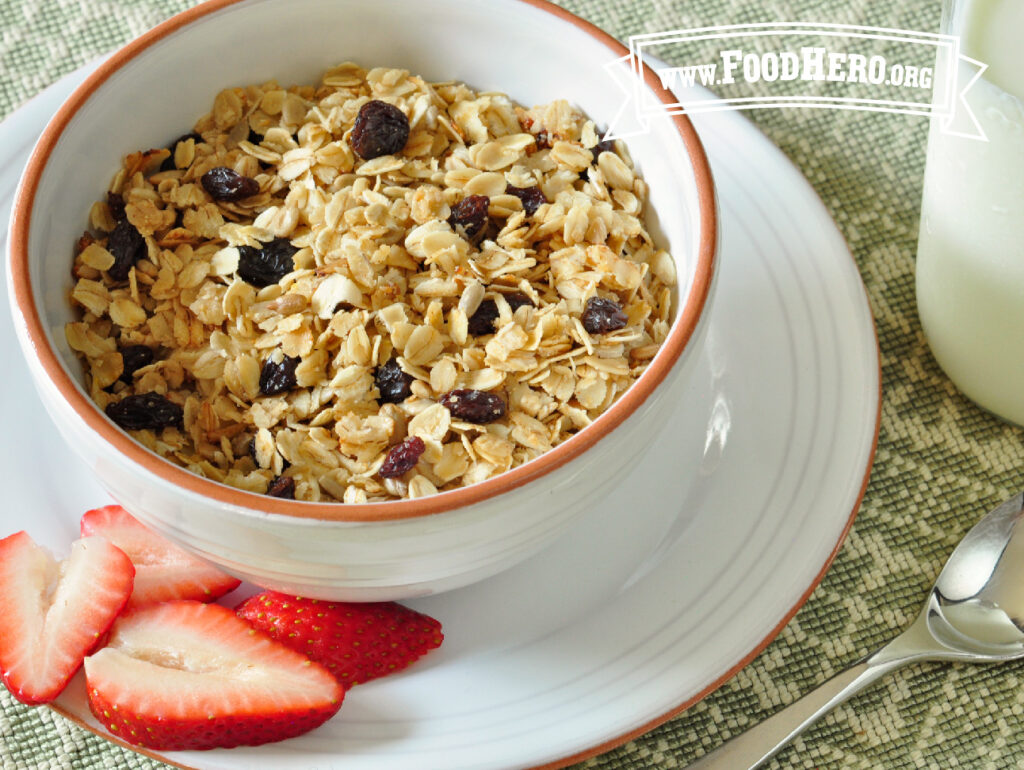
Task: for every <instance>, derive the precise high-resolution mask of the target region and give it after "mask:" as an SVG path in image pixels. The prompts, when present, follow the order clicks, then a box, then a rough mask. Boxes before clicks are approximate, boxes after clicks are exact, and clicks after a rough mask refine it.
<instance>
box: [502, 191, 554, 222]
mask: <svg viewBox="0 0 1024 770" xmlns="http://www.w3.org/2000/svg"><path fill="white" fill-rule="evenodd" d="M505 192H506V193H507V194H508V195H514V196H516V197H517V198H519V200H521V201H522V202H523V211H525V212H526V214H527V216H533V212H535V211H536V210H537V209H539V208H540V207H541V204H544V203H547V202H548V199H547V198H545V197H544V192H543V191H542V190H541V189H540V188H539V187H537V186H534V187H513V186H512V185H508V186H507V187H506V188H505Z"/></svg>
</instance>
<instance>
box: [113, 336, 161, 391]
mask: <svg viewBox="0 0 1024 770" xmlns="http://www.w3.org/2000/svg"><path fill="white" fill-rule="evenodd" d="M153 358H154V355H153V348H151V347H147V346H146V345H125V346H124V347H123V348H121V360H122V361H123V362H124V370H123V371H122V372H121V376H120V378H119V379H120V380H121V382H127V383H128V384H131V381H132V378H133V377H134V376H135V372H137V371H138V370H139V369H141V368H142V367H144V366H149V365H150V364H151V363H153Z"/></svg>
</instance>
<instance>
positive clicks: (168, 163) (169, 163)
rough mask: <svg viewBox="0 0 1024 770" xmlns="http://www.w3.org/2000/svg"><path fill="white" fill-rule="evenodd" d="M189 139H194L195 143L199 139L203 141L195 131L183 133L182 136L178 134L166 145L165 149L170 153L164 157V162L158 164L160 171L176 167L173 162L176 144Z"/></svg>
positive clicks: (197, 142) (171, 169)
mask: <svg viewBox="0 0 1024 770" xmlns="http://www.w3.org/2000/svg"><path fill="white" fill-rule="evenodd" d="M189 139H191V140H192V141H194V142H195V143H196V144H199V143H200V142H201V141H203V137H201V136H200V135H199V134H197V133H196V132H195V131H192V132H191V133H188V134H184V135H183V136H179V137H178V138H177V139H175V140H174V141H173V142H171V143H170V144H169V145H167V149H168V150H170V151H171V154H170V155H168V156H167V157H166V158H164V162H163V163H161V164H160V170H161V171H174V169H176V168H177V166H176V165H175V164H174V151H175V150H176V149H177V148H178V144H180V143H181V142H185V141H188V140H189Z"/></svg>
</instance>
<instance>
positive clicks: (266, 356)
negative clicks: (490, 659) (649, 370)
mask: <svg viewBox="0 0 1024 770" xmlns="http://www.w3.org/2000/svg"><path fill="white" fill-rule="evenodd" d="M367 105H371V106H370V107H367ZM364 108H366V109H364ZM394 108H397V110H396V109H394ZM361 111H362V114H363V117H362V118H360V114H361ZM357 121H360V124H359V127H358V130H359V133H358V142H356V143H355V146H354V145H353V137H352V134H353V126H354V125H355V124H356V123H357ZM404 123H407V126H405V125H404ZM403 129H407V134H406V135H403V134H402V133H401V131H402V130H403ZM375 130H377V131H382V132H384V133H383V134H381V135H374V134H373V133H372V131H375ZM396 134H398V138H397V139H396V138H395V135H396ZM599 140H600V137H599V136H598V133H597V130H596V129H595V126H594V124H593V122H592V121H590V120H588V119H587V118H586V116H584V115H583V114H582V113H581V112H580V111H579V110H577V109H575V108H574V107H572V106H571V105H570V104H569V103H568V102H566V101H556V102H553V103H551V104H548V105H544V106H539V107H533V108H532V109H524V108H522V107H520V106H517V105H516V104H515V103H514V102H513V101H512V100H511V99H510V98H509V97H508V96H506V95H504V94H501V93H495V92H477V91H473V90H472V89H470V88H469V87H468V86H466V85H464V84H462V83H455V82H448V83H430V82H427V81H425V80H423V79H422V78H420V77H417V76H416V75H412V74H410V73H408V72H406V71H404V70H400V69H385V68H375V69H370V70H365V69H363V68H361V67H359V66H357V65H356V64H353V63H344V64H341V65H339V66H337V67H334V68H332V69H330V70H328V71H327V72H326V73H324V75H323V77H322V80H321V82H320V83H319V84H318V85H315V86H294V87H290V88H282V87H281V86H279V85H278V84H277V83H276V82H273V81H272V82H267V83H263V84H260V85H255V86H249V87H246V88H229V89H226V90H224V91H221V92H220V93H219V94H217V96H216V98H215V99H214V102H213V106H212V109H211V111H210V112H209V113H208V114H207V115H204V116H203V117H202V118H200V119H199V121H198V123H196V125H195V127H194V131H193V132H192V133H190V134H187V135H185V136H183V137H181V138H180V139H178V140H176V141H175V142H173V143H172V145H171V146H170V148H168V149H152V150H147V151H145V152H134V153H131V154H130V155H128V156H127V157H126V158H125V159H124V163H123V167H122V168H121V169H120V170H119V171H118V173H117V174H116V176H115V177H114V178H113V180H112V182H111V184H110V188H109V192H108V194H107V195H106V197H105V198H104V199H102V200H99V201H97V202H96V203H95V204H94V205H93V206H92V209H91V211H90V213H89V223H90V230H89V232H87V233H86V234H85V235H83V236H82V238H81V239H80V240H79V241H78V244H77V247H76V256H75V259H74V268H73V272H74V276H75V278H76V284H75V286H74V289H73V291H72V292H71V300H72V302H73V303H74V304H75V305H76V306H77V307H78V308H79V310H80V315H79V320H77V321H74V322H72V323H69V324H68V325H67V326H66V330H65V331H66V337H67V341H68V343H69V345H70V346H71V348H72V349H74V350H75V351H76V352H77V353H78V354H79V355H80V357H81V359H82V361H83V362H84V365H85V367H86V383H87V387H88V390H89V392H90V395H91V397H92V398H93V400H94V401H95V402H96V403H97V404H98V405H99V407H100V408H103V409H107V410H108V414H111V416H112V418H114V419H115V421H117V419H116V415H117V414H118V408H117V406H116V405H117V404H123V403H124V402H125V400H126V399H128V398H132V397H138V396H146V397H147V398H144V399H140V398H135V399H134V402H129V403H136V402H137V404H152V403H157V404H160V405H161V406H162V407H163V408H165V410H167V409H171V411H174V410H175V409H176V410H177V411H175V412H174V415H173V416H174V418H175V419H174V420H165V421H164V422H163V423H159V427H143V428H140V429H133V428H134V424H129V425H124V427H125V428H126V429H129V432H130V433H131V435H132V436H133V437H134V438H135V439H136V440H138V441H139V442H141V443H142V444H143V445H145V446H146V447H148V448H149V449H151V450H153V451H154V452H156V453H157V454H159V455H161V456H163V457H165V458H166V459H168V460H170V461H172V462H174V463H177V464H179V465H181V466H183V467H185V468H187V469H188V470H190V471H193V472H195V473H198V474H201V475H203V476H205V477H208V478H210V479H214V480H216V481H219V482H223V483H226V484H229V485H232V486H235V487H238V488H240V489H244V490H248V491H251V492H256V493H261V494H271V495H275V496H283V497H294V498H295V499H298V500H307V501H339V502H344V503H361V502H367V501H383V500H392V499H400V498H417V497H423V496H425V495H431V494H435V493H437V492H439V491H444V490H449V489H453V488H456V487H461V486H466V485H469V484H474V483H477V482H480V481H483V480H485V479H487V478H489V477H491V476H494V475H495V474H499V473H502V472H504V471H507V470H508V469H510V468H513V467H515V466H518V465H521V464H523V463H526V462H529V461H530V460H533V459H534V458H536V457H538V456H539V455H540V454H542V453H544V452H546V451H548V450H549V449H551V448H552V447H554V446H556V445H558V444H559V443H561V442H563V441H565V440H566V439H568V438H569V437H570V436H572V435H573V434H575V433H577V432H578V431H580V430H583V429H585V428H586V427H587V426H588V425H589V424H590V423H591V422H592V421H593V420H594V419H596V418H597V417H598V416H599V415H600V414H601V413H602V412H603V411H605V410H606V409H608V407H609V406H610V405H611V404H612V403H613V402H614V401H615V400H616V398H618V397H619V396H620V395H621V394H622V393H623V391H625V390H626V389H627V388H628V387H629V386H630V385H631V384H632V383H633V382H634V381H635V380H636V379H637V378H638V377H639V376H640V375H641V374H642V373H643V371H644V370H645V369H646V367H647V365H648V363H649V361H650V360H651V359H652V358H653V357H654V355H655V353H656V352H657V350H658V347H659V345H660V344H661V343H662V341H663V340H664V339H665V337H666V336H667V334H668V330H669V325H670V322H671V313H672V296H673V291H674V289H673V287H674V286H675V283H676V275H675V263H674V262H673V260H672V258H671V256H670V255H669V254H668V253H666V252H665V251H664V250H663V249H661V248H659V247H658V245H657V244H656V243H655V241H654V240H653V238H652V237H651V236H650V234H649V233H648V232H647V230H646V228H645V225H644V211H643V207H644V201H645V199H646V186H645V184H644V182H643V180H642V179H640V178H638V177H637V175H636V174H635V173H634V170H633V167H632V163H631V161H630V158H629V155H628V153H627V151H626V149H625V147H624V146H623V145H622V144H621V143H620V142H614V143H613V142H609V141H605V142H601V141H599ZM396 147H397V148H399V149H397V150H396V149H395V148H396ZM366 148H369V149H366ZM357 150H361V152H359V151H357ZM595 313H596V314H597V315H595ZM595 318H596V319H598V320H599V321H600V323H598V322H597V321H595ZM588 329H589V331H588ZM158 397H159V398H158ZM168 404H170V405H173V408H171V407H167V406H166V405H168ZM121 411H124V410H121ZM136 424H143V425H146V424H148V423H146V421H145V420H144V419H141V420H140V421H139V422H137V423H136ZM153 424H154V425H157V424H158V423H156V422H154V423H153ZM385 466H386V467H385Z"/></svg>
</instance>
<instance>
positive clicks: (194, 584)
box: [81, 505, 241, 608]
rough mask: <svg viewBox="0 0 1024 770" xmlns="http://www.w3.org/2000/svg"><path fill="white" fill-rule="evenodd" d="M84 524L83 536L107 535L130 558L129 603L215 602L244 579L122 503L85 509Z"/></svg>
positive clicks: (129, 604) (130, 605) (132, 604)
mask: <svg viewBox="0 0 1024 770" xmlns="http://www.w3.org/2000/svg"><path fill="white" fill-rule="evenodd" d="M81 529H82V536H83V537H84V536H86V535H99V536H101V537H105V538H106V539H107V540H109V541H110V542H111V543H113V544H114V545H116V546H117V547H118V548H120V549H121V550H122V551H124V552H125V553H126V554H128V558H130V559H131V560H132V563H133V564H134V565H135V590H134V591H133V592H132V596H131V599H130V600H129V602H128V606H129V608H135V607H141V606H142V605H145V604H155V603H157V602H166V601H170V600H172V599H195V600H197V601H201V602H212V601H214V600H216V599H218V598H220V597H221V596H223V595H224V594H226V593H228V592H229V591H234V590H235V589H236V588H238V586H239V583H240V582H241V581H239V580H238V579H236V578H233V577H231V576H230V575H227V574H225V573H223V572H221V571H220V570H219V569H217V568H216V567H214V566H213V565H212V564H209V563H208V562H205V561H203V560H202V559H199V558H197V557H195V556H192V554H190V553H188V552H187V551H185V550H183V549H181V548H179V547H178V546H176V545H175V544H174V543H172V542H170V541H169V540H166V539H165V538H163V537H162V536H161V535H158V534H157V533H156V532H154V531H153V530H151V529H149V528H148V527H147V526H146V525H145V524H143V523H142V522H140V521H139V520H138V519H136V518H135V517H134V516H132V515H131V514H130V513H128V511H126V510H125V509H124V508H122V507H121V506H120V505H107V506H104V507H103V508H96V509H94V510H91V511H86V512H85V514H84V515H83V516H82V521H81Z"/></svg>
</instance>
